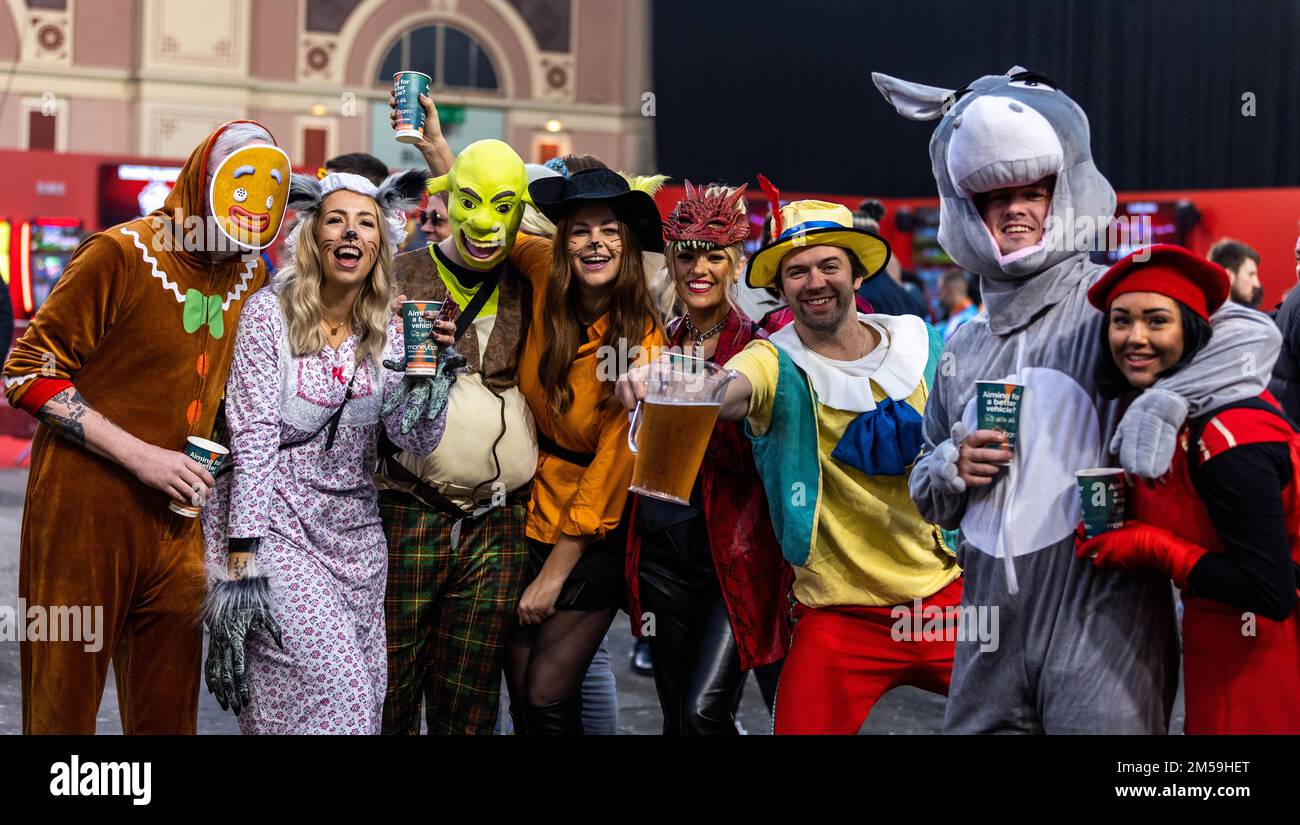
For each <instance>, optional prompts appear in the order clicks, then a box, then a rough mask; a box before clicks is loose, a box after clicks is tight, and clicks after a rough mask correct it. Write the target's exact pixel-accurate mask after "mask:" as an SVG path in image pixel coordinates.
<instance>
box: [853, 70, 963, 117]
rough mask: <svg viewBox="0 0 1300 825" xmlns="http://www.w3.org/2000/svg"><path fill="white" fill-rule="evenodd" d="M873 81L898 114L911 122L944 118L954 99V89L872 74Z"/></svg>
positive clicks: (877, 73)
mask: <svg viewBox="0 0 1300 825" xmlns="http://www.w3.org/2000/svg"><path fill="white" fill-rule="evenodd" d="M871 80H872V82H873V83H875V84H876V88H877V89H879V90H880V94H881V95H883V96H884V98H885V100H887V101H889V104H890V105H891V106H893V107H894V108H895V109H897V110H898V113H899V114H900V115H902V116H903V117H905V118H909V119H911V120H936V119H938V118H940V117H943V112H944V106H945V105H946V104H948V103H949V102H950V101H951V100H952V99H953V90H952V89H941V88H939V87H938V86H925V85H922V84H920V83H913V82H911V81H910V80H899V79H898V78H896V77H890V76H889V75H887V74H881V73H880V72H872V73H871Z"/></svg>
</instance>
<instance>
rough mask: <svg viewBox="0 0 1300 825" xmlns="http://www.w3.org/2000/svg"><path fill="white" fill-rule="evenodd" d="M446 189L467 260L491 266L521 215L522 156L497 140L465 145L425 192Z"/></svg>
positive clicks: (506, 249) (524, 194)
mask: <svg viewBox="0 0 1300 825" xmlns="http://www.w3.org/2000/svg"><path fill="white" fill-rule="evenodd" d="M440 192H447V193H448V196H447V217H448V218H450V221H451V234H452V237H453V238H455V243H456V249H457V251H459V252H460V257H461V258H462V259H463V261H464V263H465V265H466V266H468V267H470V268H471V269H479V270H484V271H486V270H489V269H492V268H493V267H495V266H496V265H497V264H499V263H501V262H502V261H503V260H505V258H506V255H508V254H509V253H510V247H511V246H512V245H513V244H514V242H515V233H516V232H518V231H519V222H520V221H521V220H523V217H524V204H525V203H527V202H528V174H527V173H526V172H525V171H524V162H523V161H522V160H521V159H520V158H519V155H517V154H515V150H514V149H511V148H510V147H509V146H508V145H507V144H505V143H502V142H501V141H499V140H480V141H476V142H474V143H471V144H470V145H469V146H467V147H465V150H464V151H463V152H461V153H460V155H458V156H457V157H456V162H455V163H453V164H452V165H451V171H450V172H448V173H447V174H446V175H443V176H442V177H439V178H434V179H433V180H431V181H429V194H431V195H436V194H438V193H440Z"/></svg>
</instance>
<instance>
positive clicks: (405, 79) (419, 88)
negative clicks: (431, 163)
mask: <svg viewBox="0 0 1300 825" xmlns="http://www.w3.org/2000/svg"><path fill="white" fill-rule="evenodd" d="M432 82H433V79H432V78H430V77H429V76H428V75H427V74H424V73H422V72H411V71H405V72H397V73H396V74H394V75H393V98H394V99H395V100H396V101H397V127H396V130H395V132H394V137H396V138H397V141H398V142H399V143H419V141H420V139H421V138H422V137H424V107H423V106H421V105H420V95H427V94H428V93H429V84H430V83H432Z"/></svg>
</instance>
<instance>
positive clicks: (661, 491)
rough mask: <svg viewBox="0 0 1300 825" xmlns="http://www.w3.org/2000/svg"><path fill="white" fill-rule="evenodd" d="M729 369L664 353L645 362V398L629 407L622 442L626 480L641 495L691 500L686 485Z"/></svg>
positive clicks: (703, 445)
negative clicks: (631, 461)
mask: <svg viewBox="0 0 1300 825" xmlns="http://www.w3.org/2000/svg"><path fill="white" fill-rule="evenodd" d="M734 377H735V373H734V372H732V371H730V370H726V369H723V368H722V367H720V366H718V365H717V364H714V363H713V362H711V361H706V360H704V359H702V358H693V357H691V356H689V355H679V354H675V353H674V354H670V355H665V356H664V357H663V359H661V360H659V361H656V362H654V363H653V364H651V365H650V377H649V380H648V382H647V383H648V388H647V393H646V397H645V401H642V402H639V403H638V404H637V405H636V409H635V410H634V411H633V412H632V425H631V426H630V427H629V428H628V432H627V446H628V448H629V449H631V450H632V453H633V455H635V456H636V465H635V467H634V469H633V470H632V486H631V487H629V488H628V489H629V490H631V491H632V492H634V493H640V494H641V495H643V496H650V497H651V498H657V499H660V500H662V501H672V502H676V503H677V504H690V503H691V488H692V487H694V486H695V476H696V474H697V473H699V471H700V462H701V461H703V459H704V450H705V448H706V447H708V445H709V438H711V437H712V436H713V425H714V423H715V422H716V421H717V420H718V411H719V410H720V409H722V401H723V398H724V397H725V395H726V392H727V382H729V381H730V380H731V379H732V378H734Z"/></svg>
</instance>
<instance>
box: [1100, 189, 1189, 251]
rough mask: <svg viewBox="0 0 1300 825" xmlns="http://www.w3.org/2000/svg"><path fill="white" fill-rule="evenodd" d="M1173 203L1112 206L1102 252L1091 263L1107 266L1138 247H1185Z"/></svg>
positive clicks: (1184, 235) (1151, 202) (1184, 236)
mask: <svg viewBox="0 0 1300 825" xmlns="http://www.w3.org/2000/svg"><path fill="white" fill-rule="evenodd" d="M1186 240H1187V238H1186V232H1184V231H1183V229H1182V228H1181V227H1180V226H1179V220H1178V203H1177V202H1175V201H1129V202H1127V203H1121V204H1118V205H1117V206H1116V207H1115V219H1114V220H1113V221H1111V223H1110V226H1108V227H1107V228H1106V239H1105V245H1104V251H1101V252H1093V253H1092V254H1091V255H1090V256H1089V257H1090V258H1091V260H1092V261H1093V263H1099V264H1105V265H1107V266H1109V265H1110V264H1113V263H1115V262H1116V261H1118V260H1119V259H1120V258H1123V257H1124V256H1125V255H1128V254H1129V253H1130V252H1132V251H1133V250H1134V249H1136V248H1138V247H1140V246H1150V245H1151V244H1157V243H1169V244H1177V245H1178V246H1186V245H1187V244H1186Z"/></svg>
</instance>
